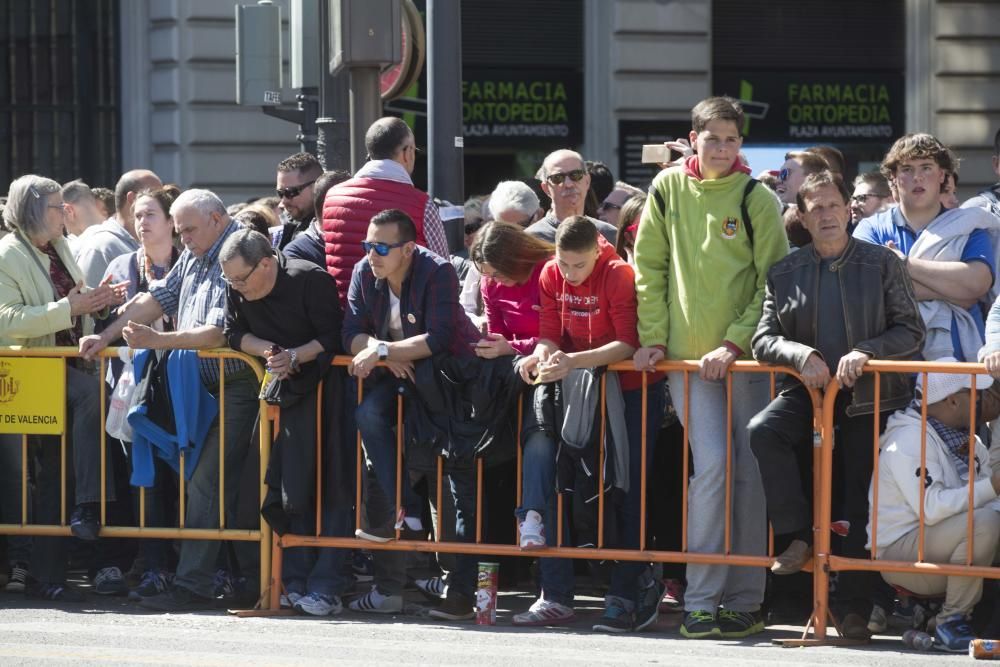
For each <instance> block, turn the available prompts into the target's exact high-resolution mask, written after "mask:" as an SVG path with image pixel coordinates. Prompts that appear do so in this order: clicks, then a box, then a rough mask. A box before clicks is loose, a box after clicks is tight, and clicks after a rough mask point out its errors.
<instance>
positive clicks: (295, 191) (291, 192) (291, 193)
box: [275, 178, 316, 199]
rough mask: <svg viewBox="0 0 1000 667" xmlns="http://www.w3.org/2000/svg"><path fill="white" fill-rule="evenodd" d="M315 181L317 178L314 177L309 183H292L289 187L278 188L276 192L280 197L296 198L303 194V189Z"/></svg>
mask: <svg viewBox="0 0 1000 667" xmlns="http://www.w3.org/2000/svg"><path fill="white" fill-rule="evenodd" d="M315 182H316V179H315V178H314V179H312V180H311V181H309V182H307V183H299V184H298V185H292V186H290V187H287V188H278V189H277V190H275V192H276V193H277V195H278V198H279V199H295V198H296V197H298V196H299V195H300V194H302V191H303V190H305V189H306V188H308V187H309V186H310V185H312V184H313V183H315Z"/></svg>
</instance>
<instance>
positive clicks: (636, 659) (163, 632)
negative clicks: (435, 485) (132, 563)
mask: <svg viewBox="0 0 1000 667" xmlns="http://www.w3.org/2000/svg"><path fill="white" fill-rule="evenodd" d="M532 601H533V596H532V595H529V594H527V593H507V594H502V595H501V597H500V601H499V605H498V606H499V614H498V622H497V625H496V626H493V627H483V626H476V625H474V624H472V623H471V622H466V623H455V624H449V623H442V622H440V621H435V620H433V619H430V618H427V617H426V607H424V606H423V605H422V603H419V602H418V598H417V597H416V595H415V594H413V595H411V596H410V597H408V601H407V608H406V611H407V612H408V613H407V614H401V615H397V616H390V617H375V618H372V617H369V616H362V615H360V614H353V613H350V612H345V613H344V614H342V615H340V616H336V617H327V618H307V617H303V616H278V617H271V618H237V617H235V616H231V615H229V614H227V613H226V612H225V611H224V610H220V611H212V612H200V613H189V614H167V615H156V614H148V613H144V612H142V611H141V610H140V609H139V608H138V607H137V606H136V605H135V604H133V603H129V602H127V601H126V600H125V599H123V598H110V599H109V598H99V597H98V596H96V595H91V596H90V597H89V600H88V602H87V603H84V604H81V605H59V606H56V607H52V606H51V605H48V604H46V603H44V602H39V601H35V600H27V599H25V598H24V596H23V595H14V594H8V593H0V666H2V667H9V666H11V665H196V666H205V667H208V666H217V665H239V666H241V667H242V666H248V665H295V666H297V667H301V666H303V665H327V664H337V665H344V664H361V665H374V664H396V665H477V666H480V665H503V666H504V667H514V666H515V665H539V664H541V665H544V667H557V666H559V665H573V666H574V667H580V666H581V665H640V664H669V665H691V664H697V665H700V666H701V667H711V666H715V665H727V666H728V665H751V666H756V665H760V666H765V665H768V666H771V665H776V664H777V665H834V664H835V665H838V666H847V665H889V666H897V665H898V666H900V667H902V666H904V665H905V666H907V667H914V666H918V665H949V664H958V663H959V662H962V663H968V662H969V661H970V658H969V657H968V656H957V655H948V654H943V653H938V652H933V651H932V652H929V653H920V652H914V651H908V650H905V649H904V648H903V646H902V643H901V642H900V640H899V637H898V636H895V637H884V638H883V637H878V638H876V639H875V640H874V641H873V642H872V643H871V644H869V645H867V646H864V647H832V646H824V647H809V648H782V647H779V646H775V645H773V644H772V640H774V639H779V638H786V637H798V636H800V635H801V632H802V628H795V627H790V626H779V627H775V628H769V629H768V631H767V632H766V633H765V634H763V635H759V636H756V637H753V638H752V639H748V640H744V641H694V640H686V639H683V638H682V637H681V636H680V634H679V632H678V625H679V623H680V615H679V614H676V613H674V614H662V615H661V616H660V619H659V621H658V623H657V625H656V627H655V628H653V629H651V630H650V631H646V632H642V633H639V634H628V635H605V634H598V633H594V632H592V631H591V630H590V626H591V625H592V623H593V622H594V620H596V619H597V618H598V617H599V616H600V613H601V600H600V599H598V598H595V597H586V596H584V597H582V598H580V599H578V603H577V614H578V618H577V622H576V623H575V624H574V625H572V626H570V627H568V628H558V629H557V628H548V629H546V628H532V629H521V628H515V627H513V626H512V625H511V621H510V619H511V616H512V614H513V613H516V612H519V611H522V610H524V609H526V608H527V607H528V606H529V605H530V604H531V602H532Z"/></svg>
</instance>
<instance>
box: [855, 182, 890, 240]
mask: <svg viewBox="0 0 1000 667" xmlns="http://www.w3.org/2000/svg"><path fill="white" fill-rule="evenodd" d="M890 206H892V192H891V191H890V190H889V181H887V180H885V176H883V175H882V174H880V173H879V172H877V171H870V172H868V173H866V174H859V175H858V177H857V178H855V179H854V193H853V194H852V195H851V227H850V231H852V232H853V231H854V227H856V226H857V224H858V223H859V222H861V221H862V220H864V219H865V218H868V217H871V216H873V215H875V214H876V213H881V212H882V211H884V210H886V209H887V208H889V207H890Z"/></svg>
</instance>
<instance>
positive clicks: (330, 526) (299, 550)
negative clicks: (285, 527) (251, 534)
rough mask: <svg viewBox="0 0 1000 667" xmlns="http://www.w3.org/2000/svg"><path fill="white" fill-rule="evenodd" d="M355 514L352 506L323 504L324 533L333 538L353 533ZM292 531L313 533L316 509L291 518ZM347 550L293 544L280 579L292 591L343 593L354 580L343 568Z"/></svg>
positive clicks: (285, 557) (286, 588)
mask: <svg viewBox="0 0 1000 667" xmlns="http://www.w3.org/2000/svg"><path fill="white" fill-rule="evenodd" d="M353 523H354V513H353V512H352V511H351V508H350V507H331V506H325V507H323V517H322V526H320V528H321V534H322V535H324V536H330V537H347V536H350V535H351V526H352V525H353ZM290 531H291V533H292V534H294V535H313V534H314V533H315V532H316V512H315V511H314V510H313V509H312V508H310V509H309V511H308V512H305V513H303V514H296V515H294V516H292V517H291V524H290ZM350 553H351V552H350V551H349V550H348V549H330V548H314V547H293V548H291V549H286V550H285V555H284V561H283V564H282V568H281V578H282V580H283V582H284V584H285V590H286V591H287V592H289V593H298V594H300V595H306V594H308V593H319V594H321V595H338V596H339V595H343V594H344V593H346V592H348V591H349V590H350V588H351V586H352V585H353V583H354V577H353V576H351V575H350V573H348V572H346V571H345V569H344V566H345V563H346V562H347V556H348V555H349V554H350Z"/></svg>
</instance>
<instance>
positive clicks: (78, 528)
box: [69, 503, 101, 541]
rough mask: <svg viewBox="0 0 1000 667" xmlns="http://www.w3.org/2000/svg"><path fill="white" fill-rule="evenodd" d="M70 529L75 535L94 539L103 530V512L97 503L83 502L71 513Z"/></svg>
mask: <svg viewBox="0 0 1000 667" xmlns="http://www.w3.org/2000/svg"><path fill="white" fill-rule="evenodd" d="M69 529H70V531H71V532H72V533H73V536H74V537H77V538H79V539H81V540H87V541H93V540H96V539H97V535H98V534H99V533H100V532H101V514H100V509H99V506H98V504H97V503H81V504H79V505H77V506H76V507H75V508H74V509H73V514H71V515H70V519H69Z"/></svg>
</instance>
